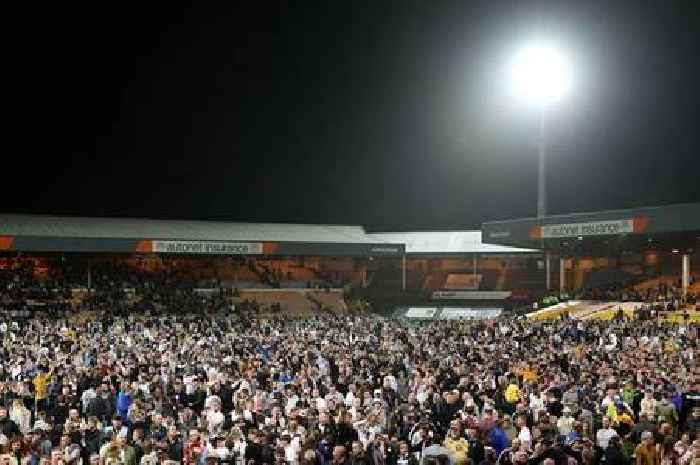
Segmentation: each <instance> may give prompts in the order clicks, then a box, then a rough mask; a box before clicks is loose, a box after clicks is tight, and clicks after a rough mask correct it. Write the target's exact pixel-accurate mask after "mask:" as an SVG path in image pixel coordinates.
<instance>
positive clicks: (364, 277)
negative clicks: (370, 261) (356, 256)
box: [362, 259, 367, 289]
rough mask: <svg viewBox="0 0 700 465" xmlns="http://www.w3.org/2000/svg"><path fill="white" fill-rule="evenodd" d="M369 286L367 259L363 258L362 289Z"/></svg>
mask: <svg viewBox="0 0 700 465" xmlns="http://www.w3.org/2000/svg"><path fill="white" fill-rule="evenodd" d="M366 287H367V259H363V260H362V289H364V288H366Z"/></svg>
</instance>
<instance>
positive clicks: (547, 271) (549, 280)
mask: <svg viewBox="0 0 700 465" xmlns="http://www.w3.org/2000/svg"><path fill="white" fill-rule="evenodd" d="M550 258H551V257H550V256H549V252H545V253H544V273H545V285H546V286H547V290H548V291H549V290H550V289H552V275H551V273H550V271H551V270H550V266H549V261H550Z"/></svg>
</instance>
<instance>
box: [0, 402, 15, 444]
mask: <svg viewBox="0 0 700 465" xmlns="http://www.w3.org/2000/svg"><path fill="white" fill-rule="evenodd" d="M0 433H2V434H4V435H5V436H7V437H8V438H11V437H13V436H16V435H19V434H20V432H19V427H18V426H17V423H15V422H14V421H12V420H10V417H9V416H8V412H7V407H5V406H4V405H2V406H0Z"/></svg>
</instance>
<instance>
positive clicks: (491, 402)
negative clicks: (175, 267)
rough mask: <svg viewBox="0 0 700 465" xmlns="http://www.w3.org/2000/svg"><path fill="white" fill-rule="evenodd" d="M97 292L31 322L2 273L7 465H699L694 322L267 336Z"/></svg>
mask: <svg viewBox="0 0 700 465" xmlns="http://www.w3.org/2000/svg"><path fill="white" fill-rule="evenodd" d="M95 279H97V280H98V283H100V288H99V290H101V291H102V292H100V293H98V295H100V296H102V299H103V300H101V301H100V302H98V303H94V305H91V306H81V305H79V306H78V307H77V310H79V312H78V313H75V314H73V313H71V312H63V313H60V312H59V313H55V312H54V313H48V314H47V313H46V312H43V311H37V312H33V313H31V314H28V315H24V318H15V316H16V315H15V316H13V314H11V313H10V312H8V311H6V310H7V307H6V304H7V303H11V302H14V301H16V299H17V298H19V297H22V298H24V297H25V296H24V295H20V294H18V292H20V291H19V290H18V289H26V288H27V287H28V285H29V287H30V288H32V287H36V285H35V284H32V283H31V278H30V277H29V276H26V277H20V278H17V277H13V278H11V279H8V274H4V275H3V274H2V273H0V281H1V282H0V286H1V287H2V289H0V319H1V320H2V321H0V339H2V348H1V349H0V362H1V363H0V465H69V464H70V465H88V464H92V465H160V464H166V465H171V464H175V463H178V464H179V463H182V464H186V465H217V464H222V465H223V464H231V465H241V464H245V465H249V464H260V465H266V464H270V465H271V464H291V465H302V464H318V465H329V464H336V465H339V464H347V465H365V464H366V465H420V464H433V463H450V464H456V465H465V464H469V465H496V464H497V465H632V464H633V463H634V464H635V465H698V464H700V436H697V433H698V427H700V371H699V370H698V368H697V366H696V362H695V360H696V358H697V356H698V347H697V328H696V327H695V326H694V325H693V324H688V322H684V323H682V324H680V325H672V324H666V323H664V322H662V321H661V320H657V319H642V318H632V319H629V318H621V319H620V318H618V319H613V320H612V321H609V322H605V321H594V320H593V321H578V320H574V319H570V318H568V319H558V320H550V321H541V322H534V321H529V320H527V319H524V318H521V317H518V318H515V317H508V316H506V317H502V318H500V319H498V320H493V321H428V322H425V321H424V322H411V321H408V320H403V319H395V318H388V319H387V318H379V317H370V316H344V317H331V316H327V315H318V316H315V317H312V318H307V319H295V320H291V319H287V318H286V317H285V315H284V314H283V313H280V314H278V315H276V316H274V317H273V318H271V319H262V318H256V317H255V315H254V314H249V315H246V314H243V315H241V314H240V313H239V314H235V315H232V314H231V312H230V311H229V309H228V308H227V307H226V306H224V305H221V306H217V305H211V304H206V305H202V304H201V302H200V303H197V302H196V301H195V300H192V301H190V300H188V299H187V298H186V296H187V295H188V293H187V292H184V293H183V292H182V287H179V286H177V285H175V284H173V283H174V282H175V281H174V280H172V279H171V280H170V281H169V280H168V279H166V280H164V281H160V282H159V283H157V284H155V283H150V282H148V281H147V280H145V281H144V280H141V281H140V284H139V283H137V284H138V285H139V286H140V289H141V290H142V291H141V292H143V293H144V294H145V295H146V296H148V300H146V301H147V302H157V303H158V304H153V303H151V304H149V305H150V306H149V305H146V306H144V305H143V303H141V304H139V305H141V307H139V306H136V305H135V304H134V303H133V302H132V303H127V301H128V299H127V298H126V297H125V296H124V294H123V293H122V292H115V293H113V292H112V291H110V290H115V289H118V288H120V287H123V286H121V285H119V282H120V280H118V279H117V280H115V279H113V278H111V279H110V276H109V275H107V274H103V278H100V277H97V278H95ZM131 285H133V284H131ZM56 288H57V289H61V286H58V287H56ZM147 290H150V292H144V291H147ZM183 295H184V296H185V298H183ZM51 297H52V298H56V296H51ZM59 297H60V296H59ZM163 303H167V305H163ZM113 306H114V307H117V308H120V309H121V310H120V311H113V310H112V307H113ZM155 308H158V309H159V310H157V311H155ZM173 309H174V310H176V311H172V310H173Z"/></svg>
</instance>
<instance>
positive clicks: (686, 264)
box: [682, 253, 690, 297]
mask: <svg viewBox="0 0 700 465" xmlns="http://www.w3.org/2000/svg"><path fill="white" fill-rule="evenodd" d="M682 269H683V279H682V283H683V297H685V296H686V295H687V294H688V285H689V284H690V255H689V254H687V253H684V254H683V263H682Z"/></svg>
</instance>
